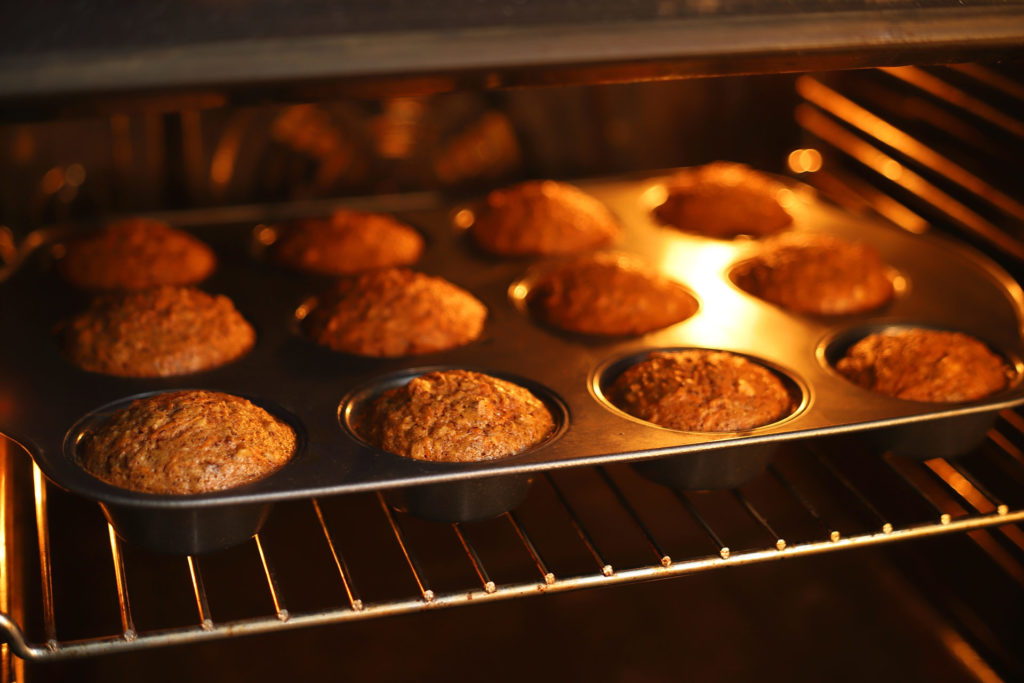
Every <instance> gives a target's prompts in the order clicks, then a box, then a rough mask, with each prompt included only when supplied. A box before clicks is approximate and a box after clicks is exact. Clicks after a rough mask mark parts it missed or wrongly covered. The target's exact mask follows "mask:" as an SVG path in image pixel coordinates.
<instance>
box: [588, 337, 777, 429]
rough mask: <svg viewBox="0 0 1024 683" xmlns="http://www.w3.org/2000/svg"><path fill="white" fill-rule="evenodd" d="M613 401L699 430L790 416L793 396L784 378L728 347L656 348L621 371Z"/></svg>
mask: <svg viewBox="0 0 1024 683" xmlns="http://www.w3.org/2000/svg"><path fill="white" fill-rule="evenodd" d="M607 396H608V400H610V401H611V402H612V403H613V404H614V405H616V406H618V407H619V408H621V409H622V410H624V411H626V412H627V413H629V414H630V415H633V416H634V417H638V418H640V419H641V420H646V421H647V422H653V423H654V424H657V425H661V426H663V427H669V428H671V429H680V430H685V431H696V432H732V431H742V430H746V429H753V428H755V427H761V426H764V425H766V424H769V423H772V422H775V421H777V420H780V419H782V418H783V417H785V416H786V415H788V414H789V413H790V412H791V411H792V409H793V401H792V398H791V397H790V395H789V392H788V391H787V390H786V387H785V385H784V384H783V383H782V380H780V379H779V377H778V376H777V375H776V374H775V373H774V372H772V371H771V370H769V369H768V368H765V367H764V366H762V365H759V364H757V363H755V362H753V361H751V360H749V359H748V358H746V357H744V356H739V355H736V354H733V353H729V352H727V351H710V350H705V349H686V350H683V351H656V352H653V353H651V354H649V355H648V356H647V358H645V359H644V360H642V361H640V362H639V363H637V364H635V365H633V366H631V367H629V368H627V369H626V370H625V371H624V372H623V373H622V374H621V375H619V376H618V377H617V378H616V379H615V381H614V382H612V384H611V386H610V387H609V388H608V391H607Z"/></svg>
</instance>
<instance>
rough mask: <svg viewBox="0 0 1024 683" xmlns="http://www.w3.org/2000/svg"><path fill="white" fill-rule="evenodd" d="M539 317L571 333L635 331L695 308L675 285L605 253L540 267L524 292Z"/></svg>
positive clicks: (674, 320) (680, 316)
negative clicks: (531, 285)
mask: <svg viewBox="0 0 1024 683" xmlns="http://www.w3.org/2000/svg"><path fill="white" fill-rule="evenodd" d="M529 303H530V308H531V310H532V311H534V313H536V315H538V317H540V319H542V320H543V321H544V322H546V323H548V324H550V325H553V326H555V327H559V328H561V329H564V330H569V331H571V332H581V333H583V334H593V335H636V334H644V333H646V332H650V331H652V330H657V329H661V328H663V327H668V326H669V325H672V324H675V323H677V322H679V321H681V320H685V319H686V318H689V317H690V316H691V315H693V314H694V312H696V310H697V300H696V299H694V298H693V297H692V296H691V295H690V294H689V293H688V292H687V291H686V290H685V289H684V288H683V287H682V286H681V285H680V284H678V283H676V282H673V281H672V280H669V279H668V278H665V277H663V276H661V275H659V274H658V273H656V272H654V271H651V270H648V269H647V268H645V267H643V266H641V265H639V264H637V263H635V262H632V261H630V260H627V259H625V258H622V257H616V256H614V255H610V254H600V255H594V256H585V257H581V258H577V259H573V260H571V261H567V262H564V263H561V264H555V265H553V266H550V267H548V268H546V269H544V270H543V271H542V272H541V274H540V275H539V276H538V277H537V280H536V282H535V284H534V285H533V287H532V288H531V291H530V294H529Z"/></svg>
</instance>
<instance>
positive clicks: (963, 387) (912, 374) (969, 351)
mask: <svg viewBox="0 0 1024 683" xmlns="http://www.w3.org/2000/svg"><path fill="white" fill-rule="evenodd" d="M836 369H837V370H839V372H840V373H842V374H843V375H844V376H845V377H846V378H847V379H849V380H850V381H851V382H854V383H855V384H858V385H860V386H862V387H864V388H865V389H870V390H871V391H877V392H878V393H881V394H886V395H888V396H895V397H896V398H902V399H907V400H911V401H931V402H954V401H972V400H975V399H979V398H983V397H985V396H988V395H989V394H993V393H995V392H997V391H1000V390H1002V389H1004V388H1006V386H1007V384H1008V383H1009V380H1010V378H1011V377H1012V371H1011V369H1010V367H1009V366H1008V365H1007V364H1006V362H1005V361H1004V360H1003V359H1002V358H1001V357H1000V356H998V355H996V354H995V353H993V352H992V351H991V350H990V349H989V348H988V347H987V346H985V344H983V343H982V342H980V341H978V340H977V339H975V338H974V337H971V336H969V335H966V334H964V333H962V332H948V331H944V330H930V329H923V328H910V329H901V330H888V331H885V332H879V333H876V334H871V335H868V336H867V337H864V338H863V339H861V340H860V341H859V342H857V343H856V344H854V345H853V346H851V347H850V348H849V350H848V351H847V352H846V355H845V356H843V358H841V359H840V360H839V362H838V363H836Z"/></svg>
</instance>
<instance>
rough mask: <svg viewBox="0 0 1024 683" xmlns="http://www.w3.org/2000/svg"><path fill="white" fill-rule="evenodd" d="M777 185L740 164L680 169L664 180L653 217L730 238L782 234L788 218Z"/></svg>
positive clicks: (685, 228)
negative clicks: (663, 188) (662, 195)
mask: <svg viewBox="0 0 1024 683" xmlns="http://www.w3.org/2000/svg"><path fill="white" fill-rule="evenodd" d="M783 189H785V187H784V186H783V185H782V183H780V182H778V181H777V180H774V179H773V178H771V177H770V176H768V175H766V174H764V173H761V172H759V171H755V170H754V169H752V168H750V167H749V166H746V165H745V164H737V163H732V162H727V161H716V162H714V163H710V164H707V165H705V166H695V167H693V168H687V169H684V170H682V171H679V172H678V173H676V174H675V175H673V176H672V177H670V178H669V179H668V180H666V182H665V190H666V192H667V194H666V197H665V201H664V202H662V203H661V204H660V205H658V206H657V207H655V208H654V211H653V215H654V218H655V219H656V220H657V221H658V222H660V223H662V224H664V225H668V226H671V227H673V228H676V229H678V230H682V231H683V232H689V233H694V234H697V235H703V236H705V237H714V238H718V239H732V238H734V237H739V236H743V235H747V236H750V237H765V236H767V235H773V234H775V233H777V232H780V231H782V230H785V229H786V228H788V227H789V225H790V224H791V223H792V222H793V218H792V216H790V215H789V212H787V211H786V209H785V208H783V206H782V205H781V204H780V203H779V199H778V197H779V194H780V192H781V191H782V190H783Z"/></svg>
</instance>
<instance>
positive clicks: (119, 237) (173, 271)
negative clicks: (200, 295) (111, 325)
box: [59, 218, 216, 289]
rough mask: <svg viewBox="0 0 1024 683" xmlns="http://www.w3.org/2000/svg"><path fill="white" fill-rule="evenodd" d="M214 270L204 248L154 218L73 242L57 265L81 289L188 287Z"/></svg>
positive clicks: (130, 221) (117, 224)
mask: <svg viewBox="0 0 1024 683" xmlns="http://www.w3.org/2000/svg"><path fill="white" fill-rule="evenodd" d="M215 265H216V260H215V258H214V255H213V250H211V249H210V247H208V246H207V245H206V244H204V243H203V242H201V241H200V240H198V239H196V238H195V237H193V236H192V235H189V234H188V233H186V232H182V231H181V230H176V229H174V228H172V227H171V226H169V225H167V224H166V223H164V222H163V221H158V220H154V219H152V218H130V219H126V220H123V221H118V222H115V223H111V224H110V225H108V226H107V227H106V228H105V229H103V230H102V231H100V232H99V233H97V234H95V235H92V236H90V237H84V238H81V239H78V240H75V241H73V242H71V243H70V244H68V246H67V253H66V254H65V255H64V258H62V259H61V260H60V262H59V268H60V272H61V273H62V274H63V276H64V278H65V279H66V280H68V282H70V283H71V284H73V285H75V286H77V287H82V288H84V289H144V288H146V287H154V286H156V285H189V284H194V283H196V282H199V281H200V280H203V279H204V278H206V277H207V276H208V275H209V274H210V273H211V272H213V268H214V266H215Z"/></svg>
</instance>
